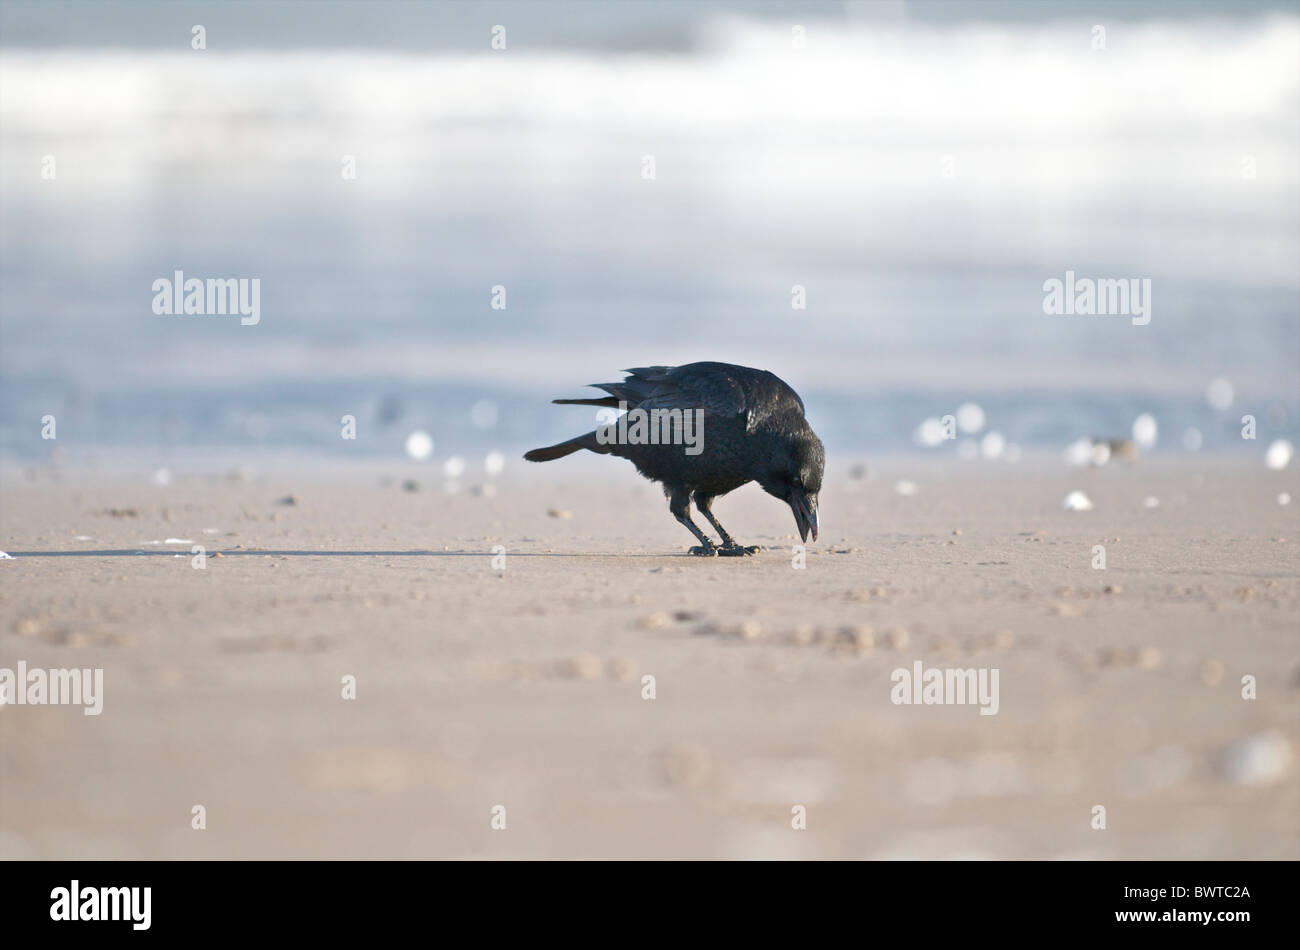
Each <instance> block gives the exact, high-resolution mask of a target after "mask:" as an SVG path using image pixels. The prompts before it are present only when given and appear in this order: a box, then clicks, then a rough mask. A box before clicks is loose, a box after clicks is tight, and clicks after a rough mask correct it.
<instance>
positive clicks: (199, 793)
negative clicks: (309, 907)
mask: <svg viewBox="0 0 1300 950" xmlns="http://www.w3.org/2000/svg"><path fill="white" fill-rule="evenodd" d="M592 461H593V462H595V463H603V462H606V461H608V460H592ZM327 469H328V467H327V466H323V465H322V466H319V467H316V466H311V467H308V466H302V467H301V468H300V469H299V470H297V471H293V470H290V469H282V470H278V471H275V472H271V473H268V474H264V475H254V476H251V477H245V478H242V479H239V480H234V479H231V478H227V477H218V476H213V477H200V476H191V475H187V474H185V473H184V472H183V471H181V470H180V469H178V470H177V474H176V478H175V480H174V481H173V482H172V483H171V484H169V485H166V486H159V485H154V484H151V483H150V481H149V478H148V474H147V473H144V474H133V475H125V474H118V475H105V474H98V473H89V472H83V473H78V472H56V471H52V470H50V469H45V468H42V469H39V470H33V471H28V472H19V471H12V470H11V471H9V472H8V473H7V474H6V476H5V477H4V479H3V481H0V489H2V491H3V496H2V500H3V504H2V506H0V507H2V513H0V538H3V541H0V549H3V550H5V551H7V552H9V553H10V554H11V555H13V556H14V560H9V561H3V562H0V667H7V668H14V667H15V665H16V664H17V662H18V661H19V660H23V661H25V662H26V663H27V665H28V667H29V668H32V667H42V668H71V667H78V668H82V667H87V668H102V669H103V670H104V705H103V712H102V714H101V715H99V716H85V715H83V713H82V710H81V709H80V708H78V707H69V706H33V705H22V706H18V705H12V706H6V707H4V708H0V778H2V779H3V782H2V783H0V788H2V791H0V857H6V858H23V857H36V858H56V857H57V858H180V859H185V858H236V857H238V858H316V857H324V858H345V857H361V858H598V857H603V858H636V857H648V858H854V859H856V858H929V857H936V858H958V857H987V858H1126V859H1127V858H1290V859H1295V858H1297V857H1300V782H1298V779H1297V773H1298V771H1300V769H1298V767H1297V755H1298V754H1300V729H1298V727H1297V724H1298V723H1300V679H1298V676H1300V636H1297V634H1298V633H1300V621H1298V619H1297V618H1300V557H1297V550H1296V549H1297V543H1298V542H1300V532H1298V531H1297V530H1296V529H1297V527H1298V525H1297V504H1296V503H1295V502H1293V503H1292V504H1291V505H1289V506H1281V505H1279V504H1278V501H1277V496H1278V494H1279V492H1283V491H1286V492H1289V493H1290V494H1291V495H1292V496H1295V497H1297V498H1300V484H1298V483H1297V479H1296V476H1295V471H1294V469H1291V470H1288V471H1285V472H1280V473H1278V472H1268V471H1265V470H1263V469H1262V467H1254V466H1246V465H1244V464H1236V463H1227V462H1222V463H1218V462H1211V461H1209V460H1205V463H1204V464H1203V465H1202V466H1201V467H1197V468H1193V467H1190V466H1179V467H1173V466H1168V465H1165V466H1161V465H1151V464H1145V463H1143V464H1139V465H1137V466H1124V465H1112V466H1109V467H1108V468H1106V469H1104V470H1101V471H1089V472H1066V471H1064V470H1063V469H1061V467H1060V466H1059V465H1055V464H1053V463H1040V464H1036V465H1034V464H1022V465H1020V466H1011V465H1005V464H1002V465H983V464H974V463H973V464H970V465H955V464H954V465H951V466H946V467H945V466H938V465H928V466H923V465H920V464H917V463H913V462H903V461H900V462H897V463H891V464H880V465H873V467H872V471H871V473H870V474H869V476H867V477H861V478H853V477H851V475H850V474H849V467H848V466H847V465H840V466H839V467H838V468H837V467H835V466H833V467H832V470H831V472H830V473H829V474H828V477H827V488H826V490H825V491H824V493H823V496H822V507H821V520H822V534H821V540H820V541H819V542H818V543H817V544H810V545H808V550H807V557H806V567H805V568H804V569H796V568H795V567H793V566H792V560H793V555H792V545H794V544H795V543H796V541H797V539H796V538H794V537H793V535H792V531H793V519H792V518H791V516H790V513H789V511H788V510H786V509H783V507H782V506H781V505H780V504H779V503H777V502H776V501H775V500H773V499H770V498H767V497H766V496H764V495H763V494H762V493H761V492H760V491H759V490H758V489H757V488H756V487H754V486H749V487H747V488H745V489H742V490H741V491H740V492H737V493H735V494H734V495H733V496H730V497H727V498H724V499H722V500H720V501H719V502H718V503H717V505H716V506H715V512H716V513H717V515H718V517H719V519H720V520H721V521H722V523H723V524H724V525H726V526H727V528H728V530H729V531H730V532H731V533H732V534H733V535H735V536H736V538H737V539H738V540H740V541H742V542H744V543H751V544H752V543H758V544H762V545H764V546H766V547H767V550H764V551H763V552H762V553H761V554H759V555H758V556H756V557H753V558H747V559H709V560H703V559H696V558H692V557H690V556H688V555H686V554H685V549H686V547H687V546H688V544H689V543H691V539H690V537H689V535H688V534H687V533H686V532H685V531H684V530H683V529H682V528H681V527H680V526H679V525H678V524H676V523H675V522H674V521H673V520H672V518H671V517H670V516H669V514H668V512H667V507H666V504H665V502H664V501H663V499H662V496H661V495H660V493H659V491H658V489H657V488H656V487H654V486H652V485H650V484H649V483H647V482H644V481H642V480H641V479H639V478H637V477H636V476H635V474H634V473H633V472H632V470H631V469H630V467H627V466H620V465H602V464H595V465H588V464H575V465H564V464H561V463H554V464H552V465H548V466H545V467H541V466H538V467H529V466H527V465H526V464H525V463H523V462H512V463H511V464H510V466H509V467H508V469H507V471H506V473H505V474H504V476H502V477H501V478H499V479H497V480H496V481H495V482H494V483H493V484H492V488H491V489H489V492H490V493H484V492H482V491H481V490H480V491H479V493H477V494H476V493H475V492H474V491H473V490H472V489H474V488H475V485H476V483H477V484H478V485H480V486H481V485H482V484H485V481H484V479H483V478H482V477H479V478H476V479H475V478H469V479H463V480H462V481H461V484H460V486H459V491H458V492H456V493H455V494H450V493H448V492H447V491H445V490H444V486H443V485H442V480H441V479H440V478H438V479H433V478H430V477H429V476H428V474H427V472H426V473H425V474H424V475H423V476H419V475H417V476H415V477H417V478H419V479H420V481H421V483H422V484H421V485H420V488H419V490H418V491H408V490H404V489H403V484H402V483H403V480H404V479H406V478H407V477H410V473H408V472H406V471H404V470H399V469H398V468H396V467H394V468H392V470H391V471H384V470H381V469H379V468H376V467H373V466H358V467H349V468H342V469H334V470H333V471H328V470H327ZM899 479H907V480H910V481H912V482H914V483H915V485H916V488H917V490H916V493H915V494H914V495H911V496H904V495H900V494H898V493H897V492H896V490H895V487H894V486H895V483H896V482H897V481H898V480H899ZM1075 489H1081V490H1083V491H1085V492H1086V493H1087V494H1088V496H1089V497H1090V498H1091V499H1092V501H1093V502H1094V503H1095V508H1094V510H1092V511H1087V512H1068V511H1065V510H1063V509H1062V507H1061V504H1062V500H1063V499H1064V498H1065V496H1066V495H1067V493H1068V492H1070V491H1071V490H1075ZM289 496H292V497H293V501H294V503H293V504H288V503H285V502H286V499H287V498H288V497H289ZM1148 498H1154V499H1157V501H1158V504H1157V505H1156V506H1154V507H1148V505H1147V502H1146V499H1148ZM566 514H567V515H568V516H567V517H565V516H564V515H566ZM169 539H172V541H173V543H150V542H167V541H168V540H169ZM179 542H183V543H179ZM194 544H201V545H203V546H204V547H205V549H206V551H207V553H208V555H210V556H208V557H207V559H206V562H205V567H204V569H202V570H198V569H195V568H194V566H193V556H192V555H191V554H190V553H189V552H190V550H191V548H192V546H193V545H194ZM496 545H500V546H502V547H503V548H504V562H502V561H501V560H499V559H498V560H497V561H496V562H495V563H494V561H493V557H494V555H493V548H494V546H496ZM1097 545H1102V546H1104V548H1105V555H1106V569H1105V570H1095V569H1093V567H1092V564H1093V561H1094V558H1095V547H1096V546H1097ZM56 552H67V553H69V554H71V555H72V556H57V557H56V556H48V555H50V554H53V553H56ZM135 552H143V553H138V554H137V553H135ZM218 552H219V553H220V555H221V556H217V553H218ZM499 553H500V552H498V554H499ZM182 554H183V556H177V555H182ZM918 660H919V661H921V662H922V663H923V666H924V667H925V668H931V667H937V668H941V669H943V668H962V669H966V668H973V669H990V670H991V669H997V670H998V671H999V688H1000V695H999V704H998V712H997V714H996V715H988V716H982V715H980V714H979V709H978V707H977V706H975V705H969V704H966V705H896V704H895V703H893V702H891V688H892V685H893V684H892V683H891V674H892V673H893V671H894V670H896V669H900V668H903V669H909V670H910V669H912V668H913V664H914V663H915V662H916V661H918ZM348 676H351V677H355V678H356V680H355V681H356V698H355V699H344V698H343V697H342V695H341V694H342V692H343V689H344V687H343V685H342V684H343V679H344V677H348ZM645 676H653V677H654V681H653V683H654V693H655V698H654V699H645V698H643V691H644V690H645V686H644V685H643V683H644V681H643V677H645ZM1244 676H1253V677H1254V678H1255V682H1256V691H1257V692H1256V698H1255V699H1253V700H1249V699H1243V698H1242V695H1241V694H1242V688H1243V687H1242V678H1243V677H1244ZM195 805H202V806H203V808H204V809H205V811H206V824H207V827H206V829H205V830H201V831H200V830H194V829H193V828H192V827H191V816H192V809H193V807H194V806H195ZM498 805H502V806H504V807H505V825H506V827H505V828H504V829H503V830H497V829H494V828H493V827H492V822H493V815H494V811H493V810H494V807H495V806H498ZM1097 805H1101V806H1104V808H1105V809H1106V812H1105V815H1106V828H1105V829H1104V830H1097V829H1094V828H1093V827H1092V825H1093V823H1094V809H1095V806H1097ZM795 806H803V808H804V809H805V810H806V824H807V827H806V830H798V831H796V830H794V829H792V827H791V822H792V809H793V808H794V807H795ZM497 814H498V815H499V814H500V812H499V811H498V812H497Z"/></svg>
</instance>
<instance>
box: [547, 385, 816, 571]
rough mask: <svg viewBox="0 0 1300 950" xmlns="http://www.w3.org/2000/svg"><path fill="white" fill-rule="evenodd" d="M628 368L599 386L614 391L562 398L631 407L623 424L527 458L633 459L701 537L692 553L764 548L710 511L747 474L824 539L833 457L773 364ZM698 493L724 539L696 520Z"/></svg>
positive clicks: (804, 531)
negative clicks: (820, 497) (822, 500)
mask: <svg viewBox="0 0 1300 950" xmlns="http://www.w3.org/2000/svg"><path fill="white" fill-rule="evenodd" d="M625 372H626V373H628V374H629V375H628V377H627V379H625V380H623V382H621V383H593V384H592V385H593V386H594V387H595V388H597V389H603V390H604V391H605V392H607V393H609V395H608V396H604V397H602V398H599V399H556V400H555V402H556V403H557V404H559V405H567V406H604V407H607V408H610V409H620V408H623V409H627V410H629V411H628V413H627V414H626V415H624V416H622V417H620V419H619V421H618V422H617V423H613V424H610V425H605V426H601V427H600V428H598V429H596V430H594V431H592V432H588V433H587V434H586V435H580V436H578V437H576V438H573V439H569V440H568V441H567V442H561V443H559V444H558V445H552V446H548V447H547V448H542V449H533V450H532V451H531V452H529V453H527V454H526V455H524V458H526V459H527V460H528V461H530V462H549V461H550V460H551V459H558V458H563V457H564V456H566V455H569V454H571V453H573V452H577V451H578V450H579V449H587V450H589V451H592V452H599V453H601V454H602V455H617V456H619V457H620V458H625V459H629V460H630V461H631V462H632V464H633V465H635V466H636V467H637V471H639V472H640V473H641V474H642V475H644V476H645V477H646V478H648V479H650V480H651V481H656V482H662V483H663V486H664V494H665V495H666V496H668V509H669V510H670V511H671V512H672V513H673V516H674V517H675V518H676V519H677V520H678V521H680V522H681V523H682V524H684V525H685V526H686V527H687V528H689V529H690V531H691V533H692V534H693V535H695V537H697V538H698V539H699V541H700V544H699V546H698V547H693V548H691V553H692V554H699V555H713V554H723V555H731V556H735V555H742V554H753V553H754V552H755V551H757V550H758V548H757V547H743V546H741V545H739V544H737V543H736V542H735V541H734V540H732V538H731V535H729V534H727V532H726V530H725V529H724V528H723V527H722V525H720V524H718V519H717V518H715V517H713V512H712V511H711V510H710V506H711V505H712V504H713V499H714V498H716V497H718V496H719V495H725V494H726V493H727V492H729V491H732V490H734V489H737V488H739V487H740V486H741V485H744V484H746V483H747V482H758V484H759V485H761V486H762V487H763V490H764V491H766V492H767V493H768V494H769V495H773V496H775V497H776V498H779V499H781V500H782V501H783V502H785V503H786V504H788V505H789V506H790V510H791V511H793V512H794V521H795V524H796V525H797V526H798V528H799V536H800V537H801V538H803V540H805V541H807V540H808V533H809V532H812V536H813V540H814V541H816V540H817V493H818V492H819V491H821V487H822V470H823V469H824V468H825V464H826V457H825V451H824V449H823V448H822V442H821V439H819V438H817V434H816V433H815V432H813V430H812V429H811V428H810V427H809V425H808V420H807V419H805V418H804V407H803V400H802V399H800V398H799V394H798V393H796V392H795V391H794V390H793V389H791V388H790V387H789V386H787V385H786V384H785V383H784V382H782V381H781V380H780V379H778V378H777V377H776V376H774V375H772V374H771V373H769V372H767V371H766V370H761V369H750V368H749V367H746V366H733V365H732V364H730V363H687V364H686V365H685V366H648V367H644V368H642V369H629V370H625ZM638 410H639V411H640V415H639V416H638V413H637V411H638ZM647 417H648V420H649V425H648V426H646V425H645V424H644V423H645V421H646V419H647ZM629 420H631V421H629ZM697 430H698V431H697ZM669 435H671V436H672V437H671V438H669V437H668V436H669ZM665 443H669V444H665ZM673 443H675V444H673ZM692 498H693V499H694V501H695V507H696V508H697V509H698V510H699V512H700V513H701V514H702V515H704V517H705V518H707V519H708V520H709V523H710V524H711V525H713V527H714V528H716V529H717V531H718V534H719V535H721V536H722V546H721V547H719V546H717V545H715V544H714V543H713V541H712V540H710V538H709V537H708V535H706V534H705V533H704V532H703V531H701V530H700V529H699V527H698V526H697V525H696V524H695V522H694V521H692V520H691V514H690V504H691V500H692Z"/></svg>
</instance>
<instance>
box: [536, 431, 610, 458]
mask: <svg viewBox="0 0 1300 950" xmlns="http://www.w3.org/2000/svg"><path fill="white" fill-rule="evenodd" d="M582 449H591V451H593V452H602V453H603V452H605V451H607V449H606V448H605V446H603V445H600V444H599V443H598V442H597V441H596V433H594V432H588V433H587V434H586V435H580V436H578V437H577V438H574V439H569V440H568V441H567V442H561V443H559V444H558V445H548V446H546V447H545V448H541V449H533V450H532V451H531V452H525V453H524V458H525V459H527V460H528V461H530V462H550V461H551V460H553V459H562V458H564V457H565V456H566V455H572V454H573V453H574V452H578V451H581V450H582Z"/></svg>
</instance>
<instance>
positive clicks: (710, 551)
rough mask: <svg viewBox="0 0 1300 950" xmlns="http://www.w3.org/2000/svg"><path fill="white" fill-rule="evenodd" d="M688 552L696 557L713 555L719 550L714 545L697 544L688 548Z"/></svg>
mask: <svg viewBox="0 0 1300 950" xmlns="http://www.w3.org/2000/svg"><path fill="white" fill-rule="evenodd" d="M690 553H691V554H694V555H695V556H696V557H713V556H714V555H715V554H719V553H721V552H720V550H719V548H718V547H717V546H716V545H713V544H697V545H696V546H695V547H693V548H691V549H690Z"/></svg>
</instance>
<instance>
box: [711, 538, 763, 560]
mask: <svg viewBox="0 0 1300 950" xmlns="http://www.w3.org/2000/svg"><path fill="white" fill-rule="evenodd" d="M761 550H762V548H760V547H759V546H758V545H757V544H750V545H744V544H737V543H736V542H735V541H732V542H731V543H730V544H727V545H724V546H723V547H720V548H718V556H719V557H745V556H746V555H748V554H757V553H758V552H759V551H761Z"/></svg>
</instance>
